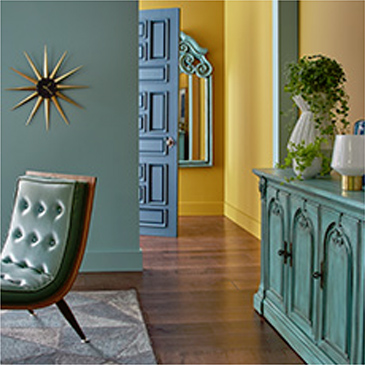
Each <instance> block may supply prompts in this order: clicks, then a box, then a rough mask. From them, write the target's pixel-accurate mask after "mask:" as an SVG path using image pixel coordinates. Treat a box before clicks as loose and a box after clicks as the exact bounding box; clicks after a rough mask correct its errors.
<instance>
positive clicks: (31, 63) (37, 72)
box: [24, 52, 42, 80]
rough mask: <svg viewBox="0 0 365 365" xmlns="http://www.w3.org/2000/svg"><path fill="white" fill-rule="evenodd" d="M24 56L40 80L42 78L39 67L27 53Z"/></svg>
mask: <svg viewBox="0 0 365 365" xmlns="http://www.w3.org/2000/svg"><path fill="white" fill-rule="evenodd" d="M24 55H25V57H26V59H27V60H28V62H29V64H30V67H31V68H32V70H33V72H34V73H35V75H36V76H37V79H38V80H40V79H41V78H42V76H41V74H40V73H39V71H38V70H37V67H35V65H34V63H33V61H32V60H31V59H30V57H29V56H28V53H27V52H24Z"/></svg>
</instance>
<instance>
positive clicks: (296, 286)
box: [288, 197, 318, 338]
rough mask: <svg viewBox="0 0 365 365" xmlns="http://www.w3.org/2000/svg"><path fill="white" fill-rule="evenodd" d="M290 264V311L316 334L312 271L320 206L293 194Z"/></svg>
mask: <svg viewBox="0 0 365 365" xmlns="http://www.w3.org/2000/svg"><path fill="white" fill-rule="evenodd" d="M291 201H292V209H291V212H292V219H291V222H292V223H291V224H292V228H291V244H290V245H291V249H290V251H291V265H290V270H289V272H290V275H289V281H290V292H289V309H288V315H289V316H290V317H291V318H292V319H293V320H294V321H295V323H297V325H298V326H299V327H300V328H301V329H302V331H303V332H304V333H306V334H307V335H308V336H309V337H311V338H314V323H315V318H314V316H315V311H314V309H315V307H316V304H315V295H314V281H315V279H314V278H313V273H314V267H315V261H316V251H315V247H317V243H316V240H317V237H316V232H318V227H317V226H316V222H317V221H318V219H317V217H318V206H315V205H314V204H313V203H310V202H307V200H306V199H301V198H296V197H293V198H292V200H291Z"/></svg>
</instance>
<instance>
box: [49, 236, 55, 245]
mask: <svg viewBox="0 0 365 365" xmlns="http://www.w3.org/2000/svg"><path fill="white" fill-rule="evenodd" d="M49 245H50V246H51V247H53V246H55V245H56V240H55V239H54V238H51V239H50V240H49Z"/></svg>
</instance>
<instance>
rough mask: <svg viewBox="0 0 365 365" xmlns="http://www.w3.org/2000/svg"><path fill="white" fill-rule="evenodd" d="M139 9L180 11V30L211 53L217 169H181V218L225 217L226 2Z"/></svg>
mask: <svg viewBox="0 0 365 365" xmlns="http://www.w3.org/2000/svg"><path fill="white" fill-rule="evenodd" d="M139 4H140V6H139V8H140V9H141V10H144V9H156V8H157V9H158V8H180V9H181V20H180V21H181V30H182V31H184V32H185V33H187V34H188V35H190V36H192V37H193V38H194V39H195V40H196V41H197V42H198V43H199V44H200V45H201V46H202V47H204V48H207V49H208V54H207V58H208V60H209V61H210V62H211V64H212V65H213V68H214V73H213V77H214V79H213V82H214V84H213V105H214V115H213V118H214V119H213V120H214V121H213V123H214V131H213V133H214V144H213V145H214V166H213V167H211V168H182V169H179V215H222V214H223V194H224V192H223V98H224V94H223V89H224V84H223V76H224V68H223V66H224V65H223V60H224V47H223V46H224V1H192V0H190V1H189V0H186V1H175V0H169V1H152V0H141V1H140V3H139Z"/></svg>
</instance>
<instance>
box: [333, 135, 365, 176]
mask: <svg viewBox="0 0 365 365" xmlns="http://www.w3.org/2000/svg"><path fill="white" fill-rule="evenodd" d="M331 167H332V168H333V169H334V170H336V171H337V172H339V173H340V174H341V175H345V176H361V175H364V174H365V135H354V134H345V135H338V136H336V139H335V145H334V147H333V155H332V163H331Z"/></svg>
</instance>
